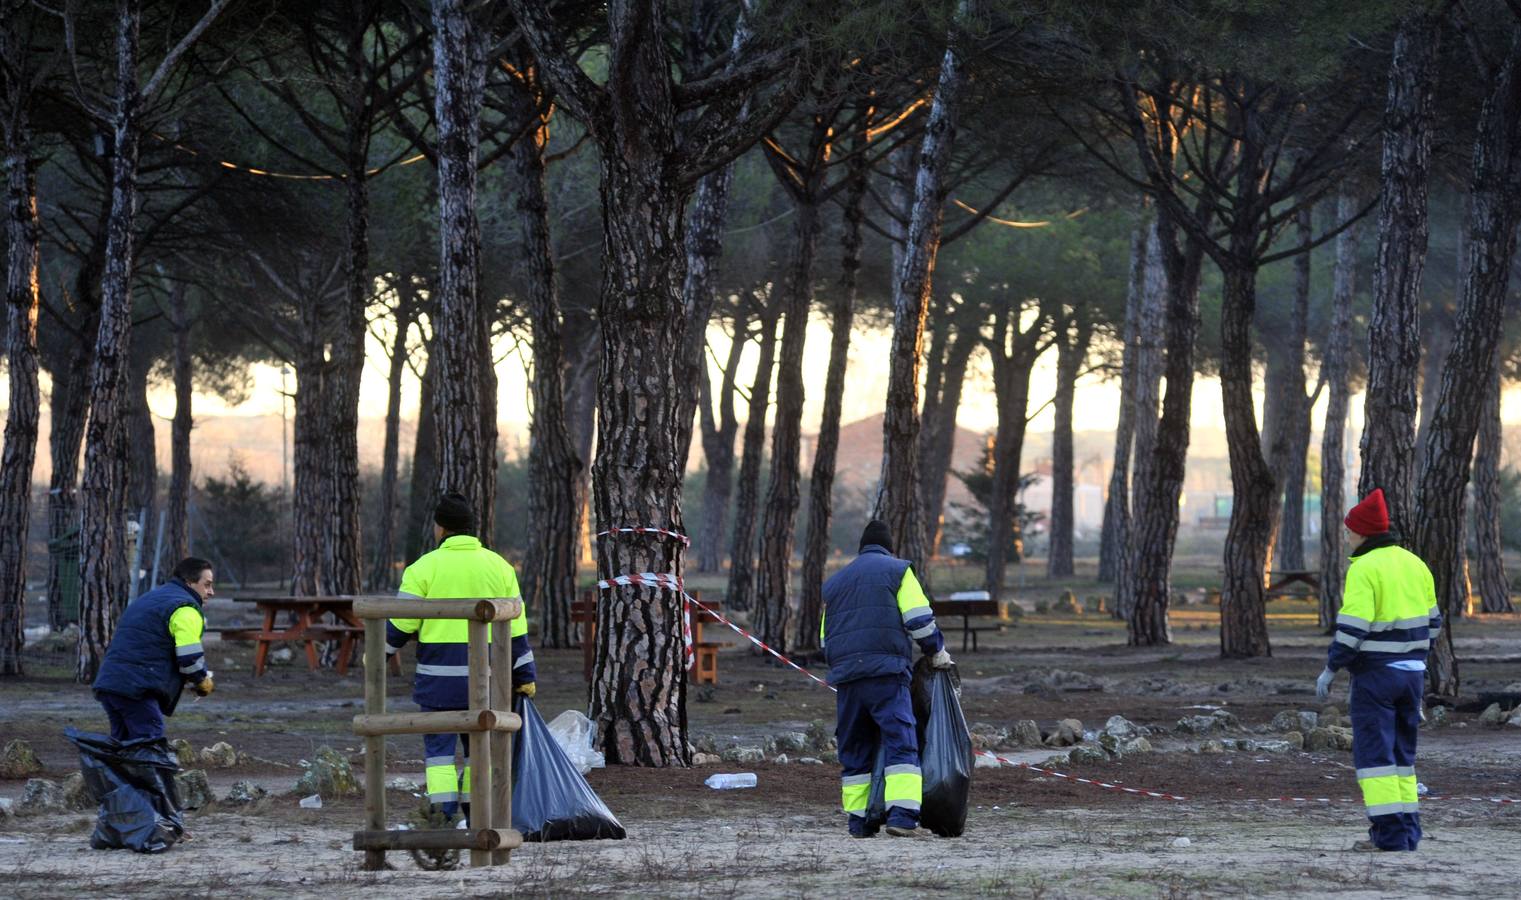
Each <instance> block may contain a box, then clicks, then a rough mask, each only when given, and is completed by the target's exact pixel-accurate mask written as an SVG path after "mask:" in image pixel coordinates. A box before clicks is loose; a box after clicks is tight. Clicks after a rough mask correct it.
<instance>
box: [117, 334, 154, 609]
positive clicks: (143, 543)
mask: <svg viewBox="0 0 1521 900" xmlns="http://www.w3.org/2000/svg"><path fill="white" fill-rule="evenodd" d="M152 365H153V360H151V359H148V358H146V355H145V354H138V355H137V356H135V357H134V358H133V359H132V361H131V362H130V364H129V365H128V366H127V395H126V397H125V398H123V402H124V403H125V404H126V409H125V413H124V414H125V418H126V423H125V427H124V430H123V436H124V437H126V439H127V460H128V470H127V483H126V484H127V494H126V502H127V507H126V512H127V515H128V516H129V517H130V518H131V519H132V521H134V522H138V523H139V524H140V525H141V530H139V531H138V533H137V542H138V543H137V546H138V549H139V554H138V559H139V561H140V562H142V563H144V565H140V566H139V568H141V569H144V570H146V571H145V575H144V579H146V578H148V577H151V575H152V569H153V562H152V559H151V557H150V554H152V553H153V529H154V527H155V526H156V525H157V523H158V447H157V444H158V437H157V435H156V434H155V433H154V430H153V411H152V410H150V409H149V408H148V370H149V369H150V368H151V367H152ZM131 564H132V560H131V554H130V553H129V554H128V559H127V565H128V566H130V565H131ZM136 579H137V572H128V583H129V584H130V583H133V582H134V581H135V580H136ZM151 586H152V585H148V586H147V587H151ZM145 589H146V588H145V587H144V585H142V584H137V585H135V587H134V589H133V591H132V594H133V595H136V594H140V593H142V592H143V590H145Z"/></svg>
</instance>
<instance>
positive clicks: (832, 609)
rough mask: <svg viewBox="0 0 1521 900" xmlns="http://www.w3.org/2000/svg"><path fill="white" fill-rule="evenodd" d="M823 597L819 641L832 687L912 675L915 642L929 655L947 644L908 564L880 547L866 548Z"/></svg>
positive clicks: (834, 579) (832, 580) (833, 580)
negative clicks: (826, 661) (826, 660)
mask: <svg viewBox="0 0 1521 900" xmlns="http://www.w3.org/2000/svg"><path fill="white" fill-rule="evenodd" d="M823 594H824V614H823V616H822V617H821V619H820V622H819V639H820V641H821V642H822V643H823V646H824V655H825V657H826V658H827V659H828V660H829V682H830V683H831V684H844V683H845V682H847V681H855V680H856V679H859V678H875V677H878V676H882V675H899V674H903V675H906V674H908V671H909V668H910V666H911V665H912V663H913V653H914V648H913V643H912V642H914V641H917V642H918V644H919V648H920V650H922V651H923V652H924V653H926V654H932V653H937V652H939V651H940V649H941V648H942V647H943V646H944V645H945V639H944V638H943V637H942V636H941V634H940V629H939V627H937V626H936V624H935V617H934V615H933V614H932V613H931V612H930V604H929V598H928V597H927V596H925V593H924V589H923V588H922V587H921V586H920V585H919V579H918V578H915V577H914V573H913V571H912V570H911V569H910V568H909V564H908V561H907V560H903V559H898V558H896V557H894V556H893V555H892V554H890V553H888V552H887V551H886V550H885V549H883V548H881V547H879V546H877V545H876V544H867V545H866V546H865V547H862V548H861V555H860V556H857V557H856V558H855V559H854V560H853V561H852V562H851V563H850V565H848V566H846V567H845V568H843V569H841V570H840V571H838V572H836V573H835V574H834V575H833V576H831V577H830V578H829V580H828V581H825V582H824V589H823Z"/></svg>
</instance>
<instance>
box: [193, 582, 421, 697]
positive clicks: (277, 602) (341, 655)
mask: <svg viewBox="0 0 1521 900" xmlns="http://www.w3.org/2000/svg"><path fill="white" fill-rule="evenodd" d="M354 599H355V598H353V597H252V596H249V597H233V598H232V600H233V602H235V603H252V604H254V605H255V606H257V607H258V609H259V611H260V612H261V613H263V614H264V622H263V625H262V626H261V627H257V628H220V629H213V630H216V631H219V632H220V633H221V636H222V640H224V641H225V640H234V641H253V642H254V644H255V647H254V677H255V678H257V677H259V676H260V675H263V674H264V670H265V668H266V667H267V666H268V663H269V648H270V646H271V645H273V644H276V643H279V642H282V641H288V642H292V643H302V644H305V645H306V664H307V667H308V668H309V669H311V671H313V672H315V671H317V669H318V668H319V667H320V663H319V661H318V658H317V644H318V643H319V642H324V641H331V640H337V641H338V662H337V665H338V674H339V675H346V674H348V670H349V663H350V661H351V659H352V657H353V654H354V646H355V644H357V643H358V638H359V637H360V636H361V635H363V634H364V621H363V620H362V619H359V618H357V617H356V616H355V615H354ZM282 613H284V614H288V616H289V622H288V624H286V625H285V627H283V628H279V627H277V626H276V624H275V623H276V621H277V620H278V619H279V618H280V617H281V614H282ZM329 614H331V615H333V616H334V617H335V618H336V619H337V620H338V621H337V622H325V621H323V617H324V616H327V615H329ZM382 627H383V626H382ZM396 663H397V661H396V660H395V659H394V658H393V668H395V665H396Z"/></svg>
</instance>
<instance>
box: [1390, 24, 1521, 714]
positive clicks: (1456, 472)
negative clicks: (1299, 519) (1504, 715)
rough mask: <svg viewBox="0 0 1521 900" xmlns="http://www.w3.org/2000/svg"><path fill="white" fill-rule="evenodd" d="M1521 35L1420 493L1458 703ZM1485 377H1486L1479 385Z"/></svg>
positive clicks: (1497, 319)
mask: <svg viewBox="0 0 1521 900" xmlns="http://www.w3.org/2000/svg"><path fill="white" fill-rule="evenodd" d="M1518 69H1521V27H1516V28H1513V29H1512V34H1511V43H1510V50H1509V52H1508V53H1507V54H1506V57H1505V62H1504V63H1503V65H1502V66H1501V67H1500V69H1499V71H1498V72H1497V73H1496V74H1495V76H1494V79H1493V81H1492V83H1491V86H1490V90H1489V92H1488V94H1487V96H1486V97H1485V98H1484V105H1483V107H1482V108H1481V110H1480V113H1479V124H1478V129H1477V133H1476V136H1475V138H1474V149H1473V172H1472V175H1471V176H1470V180H1469V192H1468V193H1469V203H1470V206H1469V222H1470V223H1471V225H1470V228H1469V234H1470V236H1471V239H1470V241H1469V248H1468V266H1467V277H1466V278H1465V279H1464V281H1463V300H1462V303H1461V304H1460V305H1459V307H1458V318H1457V326H1456V328H1455V330H1454V334H1453V341H1452V350H1451V352H1450V353H1449V354H1448V356H1447V362H1446V365H1444V366H1443V367H1442V393H1441V395H1440V396H1439V398H1438V400H1437V406H1436V410H1435V411H1434V412H1433V413H1432V418H1431V434H1430V436H1429V438H1428V439H1427V442H1426V456H1425V458H1424V459H1423V460H1422V461H1421V480H1420V485H1419V488H1418V490H1417V493H1416V500H1417V507H1416V510H1417V514H1416V516H1415V533H1414V536H1415V540H1414V542H1413V546H1412V549H1413V550H1414V551H1415V552H1416V554H1417V555H1419V556H1420V557H1421V558H1422V559H1424V560H1426V564H1427V565H1428V566H1430V567H1431V573H1432V575H1433V577H1434V578H1435V580H1436V590H1437V600H1438V602H1439V604H1440V605H1441V608H1442V615H1443V616H1444V617H1445V618H1446V619H1447V620H1448V626H1447V627H1445V628H1443V629H1442V633H1441V635H1440V636H1439V637H1438V638H1437V640H1436V641H1434V642H1433V647H1432V652H1431V656H1430V658H1429V659H1428V662H1427V666H1428V667H1427V674H1428V676H1429V678H1430V682H1431V690H1432V692H1433V693H1435V694H1437V695H1438V696H1441V697H1451V698H1455V697H1457V694H1458V685H1459V682H1458V663H1457V658H1456V655H1455V653H1454V652H1453V644H1452V632H1453V627H1452V626H1453V625H1454V624H1455V623H1454V622H1453V620H1454V619H1456V618H1457V617H1458V616H1459V615H1460V614H1461V613H1462V612H1464V611H1465V610H1466V608H1467V606H1468V603H1469V591H1468V572H1467V566H1466V565H1465V564H1464V563H1465V560H1464V559H1463V556H1462V554H1461V553H1460V551H1461V549H1462V547H1463V542H1464V534H1463V525H1464V516H1463V505H1464V494H1465V491H1466V489H1467V487H1468V475H1469V466H1470V464H1471V461H1472V459H1473V443H1474V436H1475V433H1476V432H1477V431H1478V427H1479V418H1480V414H1481V412H1482V411H1483V409H1484V405H1485V404H1484V395H1485V390H1484V387H1485V386H1486V385H1485V382H1487V381H1488V378H1489V372H1490V370H1491V369H1492V368H1493V366H1494V355H1495V347H1496V344H1497V342H1498V340H1499V334H1500V331H1501V324H1502V319H1503V317H1504V314H1505V294H1506V289H1507V287H1508V284H1509V281H1510V266H1511V260H1512V257H1513V256H1514V253H1515V248H1516V220H1517V214H1518V207H1521V200H1518V197H1521V71H1518ZM1475 373H1479V374H1478V376H1477V377H1476V376H1475Z"/></svg>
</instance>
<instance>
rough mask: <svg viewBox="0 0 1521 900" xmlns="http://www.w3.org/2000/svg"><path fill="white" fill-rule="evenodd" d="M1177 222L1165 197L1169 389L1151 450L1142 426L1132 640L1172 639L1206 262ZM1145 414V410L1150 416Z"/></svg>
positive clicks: (1160, 225)
mask: <svg viewBox="0 0 1521 900" xmlns="http://www.w3.org/2000/svg"><path fill="white" fill-rule="evenodd" d="M1178 232H1179V228H1178V225H1177V223H1176V222H1175V221H1174V219H1173V216H1172V214H1171V213H1170V212H1169V211H1168V210H1167V207H1166V205H1165V204H1159V205H1158V209H1157V222H1156V235H1157V245H1158V248H1159V249H1160V259H1161V262H1162V267H1163V269H1164V272H1165V275H1166V282H1167V288H1166V294H1165V302H1166V319H1165V326H1164V328H1165V331H1164V335H1165V337H1164V342H1163V345H1164V348H1165V353H1166V359H1165V362H1164V363H1163V366H1162V375H1163V377H1164V378H1165V379H1166V381H1167V391H1166V393H1164V394H1163V395H1162V413H1161V417H1160V418H1159V419H1158V420H1157V425H1156V436H1155V438H1154V443H1153V445H1152V448H1151V450H1150V452H1145V453H1143V452H1142V448H1141V433H1140V422H1138V423H1137V431H1136V477H1135V479H1134V496H1133V497H1132V512H1131V517H1130V536H1129V540H1127V541H1126V548H1127V550H1126V552H1127V555H1128V558H1129V561H1128V563H1127V571H1126V577H1125V583H1127V584H1129V586H1130V587H1129V591H1128V596H1129V599H1128V602H1127V606H1126V608H1127V612H1128V617H1127V619H1126V624H1127V631H1128V642H1129V644H1130V646H1132V647H1149V646H1155V645H1157V644H1170V643H1172V626H1171V624H1170V623H1169V622H1168V619H1167V606H1168V602H1169V601H1170V600H1171V596H1170V593H1169V592H1170V590H1171V573H1172V551H1173V547H1174V545H1175V543H1176V541H1177V536H1178V499H1179V496H1180V494H1181V493H1182V490H1183V475H1184V470H1185V465H1186V460H1187V458H1188V440H1189V417H1190V414H1191V410H1192V407H1193V396H1192V395H1193V383H1194V341H1195V338H1196V337H1197V335H1198V333H1199V265H1200V261H1201V259H1202V256H1203V250H1202V249H1201V248H1200V246H1199V244H1198V243H1197V242H1196V241H1193V240H1188V241H1186V242H1182V243H1181V244H1180V240H1179V238H1180V235H1179V233H1178ZM1143 418H1144V416H1143Z"/></svg>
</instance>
